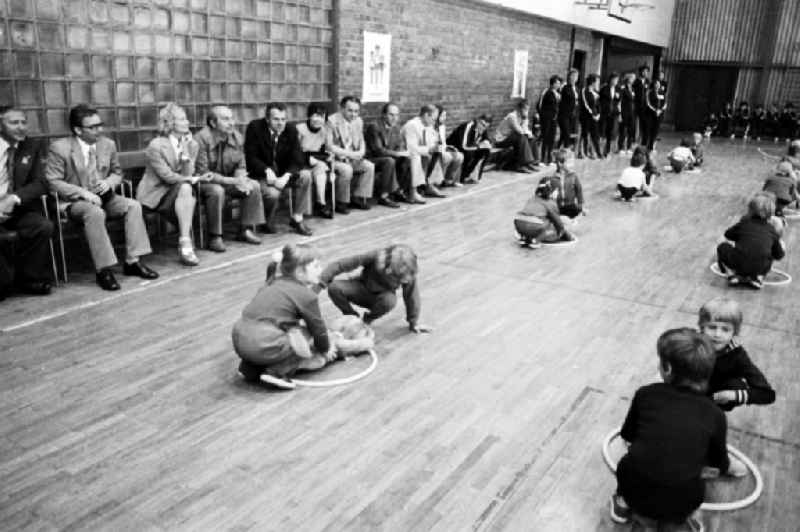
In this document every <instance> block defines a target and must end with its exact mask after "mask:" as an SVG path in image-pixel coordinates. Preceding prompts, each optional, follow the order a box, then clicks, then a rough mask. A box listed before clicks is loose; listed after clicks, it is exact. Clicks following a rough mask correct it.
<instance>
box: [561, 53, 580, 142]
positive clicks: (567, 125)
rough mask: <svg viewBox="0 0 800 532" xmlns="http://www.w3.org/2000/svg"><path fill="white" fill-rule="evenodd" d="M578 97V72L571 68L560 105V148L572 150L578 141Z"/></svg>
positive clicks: (562, 88) (562, 89)
mask: <svg viewBox="0 0 800 532" xmlns="http://www.w3.org/2000/svg"><path fill="white" fill-rule="evenodd" d="M578 97H579V94H578V71H577V70H576V69H574V68H571V69H570V70H569V72H568V73H567V82H566V83H565V84H564V86H563V87H561V101H560V102H559V103H558V130H559V134H558V147H559V148H571V147H572V145H573V144H575V143H576V142H577V141H578Z"/></svg>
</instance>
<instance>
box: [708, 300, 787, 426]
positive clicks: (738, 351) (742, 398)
mask: <svg viewBox="0 0 800 532" xmlns="http://www.w3.org/2000/svg"><path fill="white" fill-rule="evenodd" d="M698 325H699V327H700V331H701V332H702V333H703V334H705V335H706V336H708V338H709V339H710V340H711V343H712V344H713V345H714V350H715V354H716V360H715V361H714V371H712V373H711V377H710V378H709V381H708V395H709V396H710V397H711V398H712V399H713V400H714V402H715V403H717V404H718V405H719V407H720V408H722V409H723V410H725V411H731V410H733V409H734V408H736V407H737V406H741V405H769V404H772V403H774V402H775V390H773V389H772V386H770V384H769V382H768V381H767V379H766V377H764V374H763V373H762V372H761V370H759V369H758V367H756V365H755V364H753V362H752V361H751V360H750V357H749V356H747V351H745V349H744V347H743V346H742V345H741V344H740V343H739V342H738V341H736V336H738V334H739V330H740V328H741V326H742V311H741V310H740V308H739V304H738V303H737V302H736V301H734V300H732V299H727V298H722V297H720V298H715V299H712V300H711V301H709V302H708V303H706V304H705V305H703V306H702V307H701V308H700V312H699V320H698Z"/></svg>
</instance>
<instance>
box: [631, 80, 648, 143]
mask: <svg viewBox="0 0 800 532" xmlns="http://www.w3.org/2000/svg"><path fill="white" fill-rule="evenodd" d="M633 91H634V93H635V94H636V100H635V102H636V117H637V118H638V120H639V137H640V139H641V141H640V144H642V145H646V144H647V143H646V142H645V140H646V139H645V138H644V136H646V135H647V128H646V127H645V126H646V125H647V115H646V113H645V110H646V109H647V93H648V92H649V91H650V67H648V66H647V65H642V66H641V67H639V77H638V78H636V81H634V82H633Z"/></svg>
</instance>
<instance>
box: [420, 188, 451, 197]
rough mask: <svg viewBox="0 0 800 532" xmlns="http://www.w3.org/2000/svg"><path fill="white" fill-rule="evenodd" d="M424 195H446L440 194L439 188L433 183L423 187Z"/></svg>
mask: <svg viewBox="0 0 800 532" xmlns="http://www.w3.org/2000/svg"><path fill="white" fill-rule="evenodd" d="M424 195H425V197H426V198H446V197H447V196H446V195H445V194H442V193H441V192H439V189H437V188H436V187H435V186H433V185H428V186H427V187H425V194H424Z"/></svg>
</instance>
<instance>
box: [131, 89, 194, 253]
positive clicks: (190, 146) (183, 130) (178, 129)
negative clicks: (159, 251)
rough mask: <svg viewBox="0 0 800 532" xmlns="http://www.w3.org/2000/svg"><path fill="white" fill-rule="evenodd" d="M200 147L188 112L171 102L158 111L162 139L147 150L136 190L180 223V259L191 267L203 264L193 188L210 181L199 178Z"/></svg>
mask: <svg viewBox="0 0 800 532" xmlns="http://www.w3.org/2000/svg"><path fill="white" fill-rule="evenodd" d="M198 152H199V147H198V146H197V142H196V141H195V140H194V139H193V138H192V134H191V132H190V131H189V120H188V119H187V118H186V112H185V111H184V110H183V108H181V107H180V106H179V105H178V104H175V103H172V102H170V103H168V104H167V105H165V106H164V107H163V108H162V109H161V110H160V111H159V112H158V136H157V137H156V138H154V139H153V140H151V141H150V144H148V146H147V150H145V156H146V157H147V166H146V167H145V171H144V176H143V177H142V180H141V181H140V182H139V186H138V187H137V189H136V197H137V198H139V201H141V202H142V205H144V206H145V207H147V208H149V209H151V210H154V211H158V212H159V213H160V214H162V215H164V216H165V217H167V218H168V219H170V220H172V221H173V222H177V224H178V235H179V236H178V257H179V258H180V261H181V263H183V264H185V265H187V266H196V265H197V264H199V262H200V261H199V260H198V259H197V255H195V252H194V245H193V244H192V236H191V235H192V218H193V217H194V208H195V201H196V200H195V197H194V194H195V192H194V189H193V185H195V184H196V183H198V182H199V181H205V180H207V179H208V174H206V175H204V176H202V177H197V176H195V175H194V174H195V171H194V170H195V162H196V161H197V154H198Z"/></svg>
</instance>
